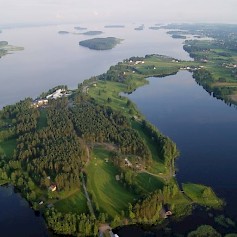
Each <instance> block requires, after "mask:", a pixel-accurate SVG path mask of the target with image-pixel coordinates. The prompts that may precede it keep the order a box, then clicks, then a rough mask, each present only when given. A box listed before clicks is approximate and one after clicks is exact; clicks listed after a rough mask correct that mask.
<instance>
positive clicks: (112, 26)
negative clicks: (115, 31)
mask: <svg viewBox="0 0 237 237" xmlns="http://www.w3.org/2000/svg"><path fill="white" fill-rule="evenodd" d="M104 27H105V28H124V27H125V26H124V25H106V26H104Z"/></svg>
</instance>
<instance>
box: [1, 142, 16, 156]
mask: <svg viewBox="0 0 237 237" xmlns="http://www.w3.org/2000/svg"><path fill="white" fill-rule="evenodd" d="M15 148H16V140H15V139H13V138H12V139H9V140H5V141H0V154H1V152H2V153H4V154H5V155H6V156H7V157H11V156H12V155H13V152H14V149H15Z"/></svg>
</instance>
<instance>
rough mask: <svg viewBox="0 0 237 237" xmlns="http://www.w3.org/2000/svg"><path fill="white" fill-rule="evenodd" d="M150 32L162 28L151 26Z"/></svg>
mask: <svg viewBox="0 0 237 237" xmlns="http://www.w3.org/2000/svg"><path fill="white" fill-rule="evenodd" d="M149 29H150V30H160V26H150V27H149Z"/></svg>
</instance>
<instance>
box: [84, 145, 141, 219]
mask: <svg viewBox="0 0 237 237" xmlns="http://www.w3.org/2000/svg"><path fill="white" fill-rule="evenodd" d="M108 156H109V152H108V151H105V150H104V149H103V148H95V149H94V151H93V156H92V159H91V161H90V164H89V165H88V167H87V168H86V173H87V187H88V192H89V193H91V194H92V200H93V202H94V203H95V206H96V207H97V208H98V209H99V210H100V211H101V212H106V213H108V214H109V216H111V217H114V216H115V215H120V214H121V210H126V209H127V208H128V203H129V202H130V203H132V202H134V199H135V198H137V197H136V195H134V194H133V193H132V191H129V190H128V189H126V188H125V187H124V186H123V184H122V183H120V181H116V179H115V176H116V175H117V174H120V173H119V171H118V169H117V168H116V167H115V166H114V165H113V164H112V163H110V162H108V163H106V162H105V158H108Z"/></svg>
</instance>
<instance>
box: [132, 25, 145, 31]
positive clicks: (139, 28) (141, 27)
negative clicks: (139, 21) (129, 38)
mask: <svg viewBox="0 0 237 237" xmlns="http://www.w3.org/2000/svg"><path fill="white" fill-rule="evenodd" d="M134 30H144V25H140V26H138V27H136V28H134Z"/></svg>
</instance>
